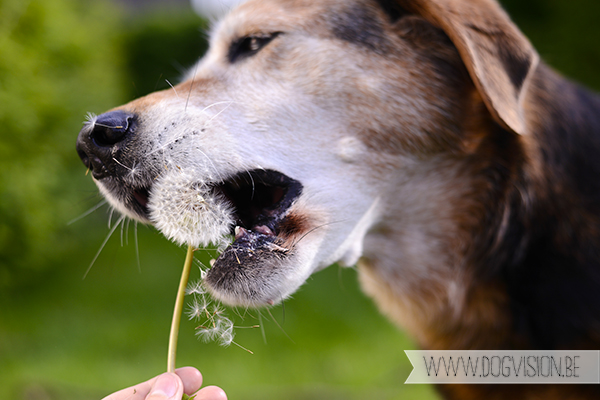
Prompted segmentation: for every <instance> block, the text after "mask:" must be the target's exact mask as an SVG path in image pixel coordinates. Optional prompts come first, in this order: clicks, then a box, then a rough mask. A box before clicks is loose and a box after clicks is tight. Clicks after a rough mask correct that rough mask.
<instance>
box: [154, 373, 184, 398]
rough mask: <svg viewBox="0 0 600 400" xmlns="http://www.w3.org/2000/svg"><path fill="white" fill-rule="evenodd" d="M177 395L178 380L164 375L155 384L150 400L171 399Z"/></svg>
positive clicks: (169, 375)
mask: <svg viewBox="0 0 600 400" xmlns="http://www.w3.org/2000/svg"><path fill="white" fill-rule="evenodd" d="M175 393H177V379H176V378H175V377H174V376H173V375H171V374H162V375H160V376H159V377H158V378H157V379H156V382H154V386H153V387H152V390H151V391H150V395H149V396H148V397H147V399H148V400H150V399H151V400H159V399H169V398H171V397H173V396H175Z"/></svg>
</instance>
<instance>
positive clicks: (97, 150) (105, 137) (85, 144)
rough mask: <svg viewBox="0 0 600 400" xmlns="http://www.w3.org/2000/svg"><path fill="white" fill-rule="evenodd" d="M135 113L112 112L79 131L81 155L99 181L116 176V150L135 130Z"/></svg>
mask: <svg viewBox="0 0 600 400" xmlns="http://www.w3.org/2000/svg"><path fill="white" fill-rule="evenodd" d="M135 121H136V117H135V114H130V113H126V112H124V111H111V112H107V113H105V114H102V115H99V116H98V117H95V118H92V119H91V120H90V121H89V122H88V123H86V126H84V127H83V129H82V130H81V131H80V132H79V136H78V137H77V153H78V154H79V157H81V161H83V163H84V164H85V166H86V167H88V168H89V169H90V171H91V172H92V175H93V177H94V178H96V179H102V178H105V177H107V176H116V175H117V172H116V165H117V164H118V162H117V161H116V160H115V153H116V151H115V150H118V149H119V147H120V144H121V143H123V142H125V141H126V139H127V138H128V137H129V136H130V135H131V134H132V133H133V132H134V131H135Z"/></svg>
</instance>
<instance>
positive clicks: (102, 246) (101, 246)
mask: <svg viewBox="0 0 600 400" xmlns="http://www.w3.org/2000/svg"><path fill="white" fill-rule="evenodd" d="M123 219H125V216H124V215H123V216H121V217H120V218H119V220H118V221H117V223H116V224H114V226H113V227H112V228H111V229H110V231H109V232H108V234H107V235H106V238H105V239H104V241H103V242H102V244H101V245H100V248H99V249H98V252H96V255H95V256H94V258H93V259H92V262H91V263H90V266H89V267H88V268H87V270H86V271H85V273H84V274H83V278H81V279H82V280H83V279H85V278H86V277H87V276H88V274H89V273H90V270H91V269H92V267H93V266H94V264H95V263H96V260H97V259H98V257H99V256H100V253H102V250H104V247H105V246H106V243H108V239H110V237H111V236H112V235H113V233H115V230H116V229H117V227H118V226H119V223H120V222H121V221H122V220H123Z"/></svg>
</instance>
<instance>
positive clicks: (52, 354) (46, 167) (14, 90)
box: [0, 0, 600, 400]
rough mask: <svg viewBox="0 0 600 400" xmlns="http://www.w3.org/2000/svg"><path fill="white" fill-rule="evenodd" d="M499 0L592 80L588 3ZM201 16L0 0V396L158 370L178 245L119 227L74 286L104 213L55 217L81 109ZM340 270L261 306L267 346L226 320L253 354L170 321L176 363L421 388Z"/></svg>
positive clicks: (116, 96) (321, 385)
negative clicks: (176, 339)
mask: <svg viewBox="0 0 600 400" xmlns="http://www.w3.org/2000/svg"><path fill="white" fill-rule="evenodd" d="M165 3H168V2H165ZM502 3H503V4H504V5H505V6H506V7H507V9H508V10H509V12H510V14H511V15H512V16H513V18H514V20H515V21H516V22H517V24H518V25H519V26H520V27H521V28H522V29H523V31H524V32H525V33H526V34H527V35H528V36H529V37H530V38H531V40H532V42H533V44H534V45H535V46H536V47H537V48H538V50H539V51H540V54H541V55H542V58H544V59H545V60H547V61H548V62H549V63H550V64H551V65H554V66H555V67H557V68H558V69H559V70H560V71H562V72H564V73H565V74H567V75H568V76H571V77H573V78H574V79H576V80H578V81H580V82H583V83H585V84H588V85H591V86H592V87H595V88H600V75H599V74H597V73H596V71H597V70H598V68H599V66H600V46H598V45H597V43H598V42H599V41H598V38H599V36H600V28H599V27H597V26H596V25H597V24H596V21H595V18H596V17H597V16H598V15H600V2H598V1H597V0H578V1H577V2H566V1H563V0H503V1H502ZM204 28H206V23H205V22H204V21H202V20H201V19H199V18H198V17H196V16H195V15H193V14H192V13H191V11H189V10H186V9H160V10H157V11H148V12H137V11H136V12H131V11H127V10H125V9H122V8H119V7H117V6H115V4H112V3H109V2H107V1H93V2H90V1H86V0H45V1H41V0H0V398H2V399H4V398H7V399H8V398H11V399H23V400H37V399H50V400H53V399H71V398H77V399H99V398H101V397H102V396H103V395H106V394H107V393H109V392H111V391H115V390H117V389H119V388H121V387H124V386H128V385H131V384H134V383H137V382H139V381H142V380H144V379H147V378H149V377H150V376H153V375H156V374H158V373H160V372H162V371H163V370H164V368H165V366H166V344H167V343H166V342H167V336H168V329H169V322H170V317H171V315H170V314H171V309H172V303H173V300H174V295H175V290H176V286H177V282H178V275H179V271H180V268H181V265H182V263H183V258H184V255H185V251H184V250H182V249H179V248H177V247H175V246H173V245H171V244H169V243H167V241H166V240H165V239H163V238H162V237H160V235H158V234H157V233H156V232H154V231H153V230H152V229H146V228H144V227H137V228H135V227H134V226H133V224H131V226H123V230H122V231H121V232H119V231H120V230H119V229H118V230H117V232H116V233H115V235H114V237H113V238H112V239H111V240H109V242H108V244H107V246H106V248H105V249H104V250H103V252H102V254H101V255H100V257H99V258H98V261H97V262H96V264H95V265H94V267H93V269H92V270H91V272H90V274H89V275H88V277H87V278H86V279H85V280H84V281H82V280H81V277H82V276H83V274H84V272H85V270H86V269H87V267H88V265H89V263H90V261H91V260H92V258H93V257H94V254H95V252H96V251H97V250H98V248H99V246H100V244H101V243H102V241H103V235H106V233H107V227H106V221H107V219H108V217H107V213H106V212H105V211H106V207H105V208H102V209H101V210H100V211H97V212H95V213H93V214H92V215H90V216H87V217H85V218H84V219H82V220H79V221H77V222H75V223H73V224H70V225H69V224H67V223H68V221H69V220H71V219H74V218H76V217H78V216H79V215H82V214H83V213H84V212H85V211H86V210H87V209H90V208H91V207H93V206H94V205H96V204H98V203H99V202H100V201H101V199H100V197H99V196H98V195H97V190H96V188H95V186H94V184H93V183H92V181H91V178H90V177H89V176H85V175H84V172H85V168H84V167H83V165H82V164H81V162H80V161H79V159H78V157H77V155H76V153H75V150H74V144H75V139H76V136H77V132H78V131H79V129H80V127H81V122H82V121H83V119H84V116H85V113H86V112H88V111H91V112H94V113H98V114H99V113H102V112H104V111H105V110H107V109H109V108H112V107H114V106H116V105H119V104H122V103H124V102H126V101H128V100H131V99H133V98H135V97H138V96H141V95H144V94H146V93H149V92H151V91H154V90H159V89H164V88H168V83H167V80H168V81H169V82H171V83H173V84H175V83H176V82H177V81H178V79H179V77H180V76H181V75H182V74H183V72H184V71H185V69H186V68H188V67H190V66H191V65H192V64H193V62H194V61H195V60H196V59H197V57H198V56H199V55H200V54H201V53H202V52H203V51H204V49H205V46H206V44H205V40H204V35H203V33H202V30H203V29H204ZM136 240H137V243H138V244H139V267H138V261H137V258H138V254H136V246H134V242H136ZM121 242H122V243H123V244H121ZM212 256H214V255H212ZM209 257H211V253H210V252H203V253H201V254H199V255H198V258H199V259H200V260H201V261H202V262H204V263H207V262H208V258H209ZM138 268H139V269H141V272H140V271H138ZM355 275H356V274H355V271H353V270H351V269H349V270H340V269H337V268H336V267H331V268H329V269H327V270H325V271H323V272H320V273H318V274H316V275H315V276H314V277H312V278H311V279H310V280H309V282H308V283H307V285H305V287H304V288H302V290H301V291H300V292H299V293H298V294H296V295H295V296H294V298H293V299H291V300H289V301H288V302H286V303H285V309H284V308H282V307H278V308H275V309H273V310H272V313H273V317H274V319H275V320H277V321H278V322H277V323H275V322H273V319H272V318H271V316H269V315H267V314H265V315H264V318H263V319H262V324H263V325H264V326H265V336H266V339H267V344H265V343H264V342H263V338H262V334H261V332H260V331H257V330H253V329H239V330H238V337H237V339H236V340H237V341H239V342H240V343H241V344H243V345H244V346H245V347H249V348H251V349H252V350H253V351H254V352H255V354H254V355H249V354H247V353H245V352H244V351H243V350H240V349H238V348H237V347H235V346H231V347H230V348H227V349H223V348H220V347H218V346H216V345H214V344H208V345H206V344H202V343H199V342H198V341H197V340H196V339H195V337H194V335H193V331H194V326H193V324H192V323H190V322H185V323H184V324H183V326H182V330H181V335H180V336H181V337H180V346H179V348H180V354H179V362H178V364H179V365H186V364H187V365H194V366H197V367H199V368H200V369H201V370H202V371H203V373H204V375H205V378H206V381H207V383H208V384H218V385H221V386H222V387H224V388H225V389H226V391H227V392H228V393H229V395H230V398H232V399H233V398H243V399H259V398H260V399H281V398H285V399H314V398H329V399H345V400H347V399H365V398H377V399H400V398H403V399H405V398H409V399H411V398H412V399H426V398H434V394H432V388H430V387H425V386H409V385H406V386H405V385H402V384H401V382H403V381H404V380H405V379H406V377H407V375H408V373H409V371H410V366H409V365H407V364H408V362H407V360H406V358H405V356H404V354H403V353H402V350H404V349H411V348H414V347H413V346H414V345H413V344H412V342H410V341H409V340H408V339H407V338H406V337H405V336H404V335H403V334H402V333H399V332H398V331H397V330H396V329H395V328H394V327H392V326H391V325H390V324H389V323H388V322H387V321H386V320H385V319H384V318H383V317H381V316H380V315H379V314H378V313H377V311H376V310H375V307H374V306H373V305H372V304H371V302H370V301H369V300H368V299H365V298H364V297H363V296H362V295H361V294H360V290H359V288H358V285H357V283H356V276H355ZM242 311H243V310H242ZM250 314H252V315H254V316H256V314H253V313H250ZM234 315H235V314H234ZM242 315H244V314H243V313H242ZM236 318H237V321H238V322H239V324H241V325H254V324H255V323H256V322H257V321H256V320H255V319H254V318H253V317H251V316H250V315H249V314H246V316H245V318H241V317H236ZM278 325H282V328H283V329H280V328H279V327H278ZM288 336H289V338H288ZM290 338H291V339H290Z"/></svg>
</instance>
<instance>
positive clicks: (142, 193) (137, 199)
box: [132, 187, 150, 220]
mask: <svg viewBox="0 0 600 400" xmlns="http://www.w3.org/2000/svg"><path fill="white" fill-rule="evenodd" d="M132 197H133V200H134V201H133V202H134V207H135V208H138V213H141V216H142V217H143V218H144V219H146V220H147V219H149V217H150V209H149V208H148V198H149V197H150V188H148V187H139V188H135V189H133V190H132Z"/></svg>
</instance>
